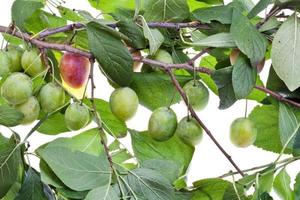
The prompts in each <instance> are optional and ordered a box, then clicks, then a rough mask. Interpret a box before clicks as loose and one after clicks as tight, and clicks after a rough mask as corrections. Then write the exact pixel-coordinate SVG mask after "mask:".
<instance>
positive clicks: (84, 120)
mask: <svg viewBox="0 0 300 200" xmlns="http://www.w3.org/2000/svg"><path fill="white" fill-rule="evenodd" d="M89 121H90V112H89V110H88V108H87V107H86V106H84V105H81V104H80V103H78V102H76V103H72V104H71V105H70V106H69V107H68V108H67V110H66V112H65V122H66V125H67V127H68V129H69V130H71V131H75V130H79V129H81V128H84V127H85V126H86V125H87V124H88V123H89Z"/></svg>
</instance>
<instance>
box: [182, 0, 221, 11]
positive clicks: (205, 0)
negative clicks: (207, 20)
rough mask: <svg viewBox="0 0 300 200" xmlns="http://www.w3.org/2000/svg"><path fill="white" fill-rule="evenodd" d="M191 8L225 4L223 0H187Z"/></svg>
mask: <svg viewBox="0 0 300 200" xmlns="http://www.w3.org/2000/svg"><path fill="white" fill-rule="evenodd" d="M187 2H188V5H189V7H190V10H191V11H193V10H195V9H198V8H202V7H211V5H223V4H224V3H223V0H201V1H198V0H187Z"/></svg>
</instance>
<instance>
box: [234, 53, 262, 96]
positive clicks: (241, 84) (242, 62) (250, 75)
mask: <svg viewBox="0 0 300 200" xmlns="http://www.w3.org/2000/svg"><path fill="white" fill-rule="evenodd" d="M256 77H257V74H256V69H255V68H253V67H251V65H250V63H249V62H248V59H247V58H246V57H245V56H239V57H238V59H237V61H236V63H235V64H234V66H233V71H232V86H233V90H234V94H235V97H236V98H237V99H243V98H246V97H247V96H248V95H249V94H250V93H251V91H252V89H253V87H254V86H255V83H256Z"/></svg>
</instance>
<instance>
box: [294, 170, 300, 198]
mask: <svg viewBox="0 0 300 200" xmlns="http://www.w3.org/2000/svg"><path fill="white" fill-rule="evenodd" d="M294 190H295V191H294V193H295V200H300V173H298V175H297V177H296V181H295V185H294Z"/></svg>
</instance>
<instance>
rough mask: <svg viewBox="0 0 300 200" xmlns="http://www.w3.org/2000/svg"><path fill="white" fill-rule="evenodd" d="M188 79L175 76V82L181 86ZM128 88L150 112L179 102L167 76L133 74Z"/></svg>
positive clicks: (178, 97)
mask: <svg viewBox="0 0 300 200" xmlns="http://www.w3.org/2000/svg"><path fill="white" fill-rule="evenodd" d="M190 79H191V78H190V77H188V76H177V80H178V81H179V82H180V84H182V85H183V84H185V83H186V82H188V81H189V80H190ZM130 87H131V88H132V89H133V90H134V91H135V92H136V93H137V95H138V97H139V101H140V103H141V104H142V105H143V106H145V107H147V108H149V109H151V110H154V109H156V108H159V107H162V106H170V105H171V104H174V103H177V102H179V101H180V100H181V98H180V95H179V93H178V92H177V91H176V89H175V87H174V85H173V84H172V82H171V80H170V77H169V76H167V75H163V74H157V73H135V74H134V76H133V81H132V83H131V85H130Z"/></svg>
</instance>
